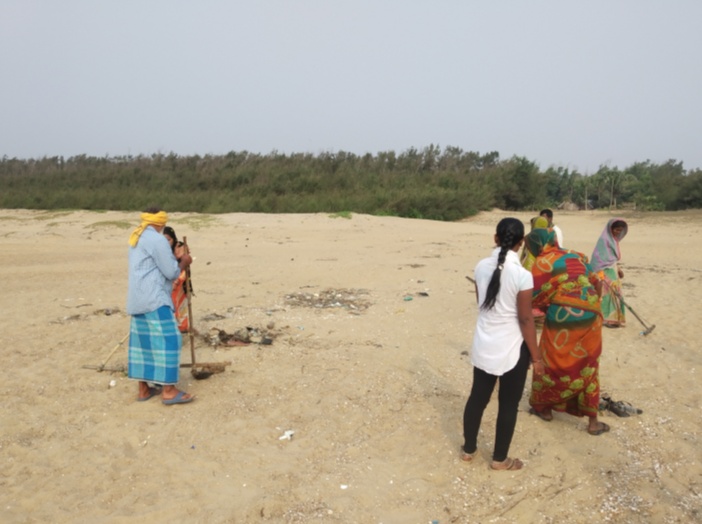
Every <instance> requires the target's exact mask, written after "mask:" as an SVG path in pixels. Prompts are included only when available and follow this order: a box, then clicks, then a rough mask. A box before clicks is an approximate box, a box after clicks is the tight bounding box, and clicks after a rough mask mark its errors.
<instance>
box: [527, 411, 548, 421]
mask: <svg viewBox="0 0 702 524" xmlns="http://www.w3.org/2000/svg"><path fill="white" fill-rule="evenodd" d="M529 413H530V414H531V415H536V416H537V417H539V418H540V419H541V420H543V421H545V422H551V421H552V420H553V413H548V414H547V413H542V412H541V411H536V410H535V409H534V408H529Z"/></svg>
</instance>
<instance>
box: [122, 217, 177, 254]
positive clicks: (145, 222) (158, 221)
mask: <svg viewBox="0 0 702 524" xmlns="http://www.w3.org/2000/svg"><path fill="white" fill-rule="evenodd" d="M166 222H168V214H166V212H165V211H159V212H158V213H142V214H141V224H139V227H138V228H136V229H135V230H134V231H132V234H131V236H130V237H129V245H130V246H132V247H136V245H137V244H138V243H139V237H140V236H141V234H142V233H143V232H144V230H145V229H146V227H147V226H150V225H154V226H159V227H161V226H165V225H166Z"/></svg>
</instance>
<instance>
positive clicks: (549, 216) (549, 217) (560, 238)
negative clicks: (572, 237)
mask: <svg viewBox="0 0 702 524" xmlns="http://www.w3.org/2000/svg"><path fill="white" fill-rule="evenodd" d="M539 216H542V217H544V218H545V219H546V220H548V227H549V228H551V229H553V231H554V233H556V240H557V241H558V247H561V248H562V247H563V231H561V228H560V227H558V226H557V225H556V224H554V223H553V211H551V210H550V209H542V210H541V213H539Z"/></svg>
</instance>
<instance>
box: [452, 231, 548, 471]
mask: <svg viewBox="0 0 702 524" xmlns="http://www.w3.org/2000/svg"><path fill="white" fill-rule="evenodd" d="M523 242H524V224H522V222H521V221H520V220H517V219H516V218H503V219H502V220H500V223H499V224H497V232H496V234H495V243H496V244H497V247H496V248H495V250H494V251H493V252H492V255H491V256H490V257H488V258H485V259H483V260H481V261H480V262H478V265H477V266H476V267H475V293H476V298H477V300H478V304H479V306H480V311H479V313H478V322H477V325H476V329H475V335H474V337H473V349H472V351H471V361H472V363H473V387H472V389H471V392H470V396H469V398H468V402H467V403H466V407H465V411H464V413H463V436H464V438H465V443H464V445H463V448H462V450H461V451H462V453H461V458H462V460H464V461H466V462H470V461H472V460H473V458H474V457H475V455H476V453H477V449H478V445H477V439H478V431H479V429H480V422H481V420H482V417H483V412H484V411H485V408H486V407H487V405H488V402H490V397H491V396H492V392H493V390H494V389H495V384H496V382H497V381H498V380H499V381H500V388H499V396H498V402H499V406H498V412H497V424H496V431H495V448H494V451H493V455H492V463H491V465H490V467H491V468H492V469H496V470H515V469H521V468H522V467H523V465H524V464H523V463H522V461H521V460H519V459H516V458H510V457H508V456H507V454H508V452H509V446H510V444H511V442H512V435H514V427H515V425H516V423H517V407H518V405H519V400H520V399H521V398H522V392H523V391H524V383H525V382H526V376H527V371H528V369H529V362H530V361H531V362H532V363H533V364H534V374H536V375H542V374H543V373H544V365H543V361H542V360H541V353H540V351H539V346H538V344H537V343H536V328H535V327H534V317H533V315H532V311H531V297H532V290H533V287H534V279H533V277H532V275H531V273H530V272H529V271H527V270H526V269H524V268H523V267H522V266H521V264H520V263H519V255H518V254H517V253H518V252H519V248H520V247H521V245H522V244H523Z"/></svg>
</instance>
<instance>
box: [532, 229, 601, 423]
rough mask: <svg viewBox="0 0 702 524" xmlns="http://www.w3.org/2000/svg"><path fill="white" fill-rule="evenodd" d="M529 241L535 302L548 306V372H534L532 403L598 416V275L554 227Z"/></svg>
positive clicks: (544, 337) (544, 345) (543, 343)
mask: <svg viewBox="0 0 702 524" xmlns="http://www.w3.org/2000/svg"><path fill="white" fill-rule="evenodd" d="M526 243H527V247H528V249H529V251H530V252H531V253H532V254H533V255H534V256H535V257H536V260H535V261H534V265H533V266H532V269H531V271H532V274H533V276H534V296H533V305H534V307H539V308H542V309H545V310H546V319H545V321H544V327H543V329H542V332H541V339H540V341H539V347H540V348H541V353H542V355H543V359H544V367H545V371H546V372H545V374H544V375H542V376H540V377H535V378H534V380H533V382H532V392H531V397H530V399H529V403H530V404H531V406H532V407H533V408H534V409H535V410H536V411H538V412H542V411H544V410H548V409H552V410H555V411H561V412H566V413H569V414H571V415H575V416H578V417H581V416H595V415H597V408H598V405H599V401H600V384H599V357H600V353H601V352H602V315H601V313H600V305H599V297H598V294H597V291H596V289H595V286H594V284H595V283H596V282H597V276H596V275H595V274H594V273H593V272H592V270H591V268H590V265H589V263H588V260H587V257H585V255H583V254H581V253H578V252H576V251H570V250H565V249H561V248H559V247H558V244H557V242H556V238H555V233H554V232H553V231H548V230H545V229H536V230H534V231H532V232H531V233H529V235H528V236H527V237H526Z"/></svg>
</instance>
